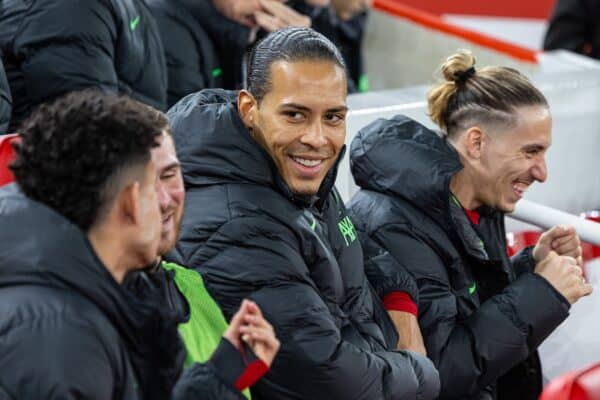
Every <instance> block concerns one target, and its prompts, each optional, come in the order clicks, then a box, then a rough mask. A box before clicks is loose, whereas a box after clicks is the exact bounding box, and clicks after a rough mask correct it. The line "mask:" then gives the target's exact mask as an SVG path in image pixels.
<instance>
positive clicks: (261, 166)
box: [167, 89, 345, 206]
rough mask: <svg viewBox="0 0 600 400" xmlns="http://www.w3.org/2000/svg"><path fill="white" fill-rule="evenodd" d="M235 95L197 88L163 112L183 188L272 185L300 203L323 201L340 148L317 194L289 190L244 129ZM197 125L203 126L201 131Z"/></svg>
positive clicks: (330, 187) (305, 204) (332, 180)
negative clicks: (173, 138) (172, 135)
mask: <svg viewBox="0 0 600 400" xmlns="http://www.w3.org/2000/svg"><path fill="white" fill-rule="evenodd" d="M237 94H238V92H236V91H227V90H221V89H207V90H202V91H200V92H198V93H194V94H191V95H189V96H187V97H185V98H184V99H183V100H181V101H180V102H179V103H177V104H176V105H175V106H173V107H172V108H171V109H170V110H169V112H168V114H167V116H168V117H169V120H170V122H171V126H172V128H173V131H174V132H177V135H176V141H177V156H178V157H179V161H180V162H181V166H182V170H183V175H184V177H185V184H186V187H202V186H207V185H215V184H226V183H252V184H257V185H261V186H266V187H270V188H273V189H274V190H276V191H278V192H279V193H281V194H282V195H283V196H285V197H286V198H287V199H289V200H290V201H292V202H294V203H296V204H298V205H301V206H307V205H310V204H316V205H319V204H320V203H322V202H323V201H324V200H325V199H326V198H327V195H328V194H329V193H330V192H331V190H332V188H333V185H334V183H335V178H336V176H337V168H338V165H339V162H340V160H341V159H342V158H343V157H344V153H345V148H342V150H341V152H340V154H339V156H338V159H337V161H336V163H335V164H334V166H333V167H332V168H331V170H330V171H329V173H328V174H327V176H326V177H325V179H324V180H323V183H322V184H321V187H320V189H319V192H318V193H317V195H316V196H309V197H307V196H300V195H298V194H296V193H294V192H293V191H292V190H291V189H290V188H289V186H288V185H287V184H286V183H285V181H284V180H283V178H282V177H281V175H280V174H279V172H278V170H277V166H276V165H275V163H274V162H273V159H272V158H271V156H270V155H269V154H268V153H267V152H266V151H265V150H264V149H263V148H262V147H261V146H260V145H259V144H258V143H257V142H256V140H254V139H253V138H252V137H251V136H250V134H249V133H248V129H247V128H246V127H245V126H244V123H243V122H242V120H241V118H240V116H239V114H238V111H237V105H236V101H237ZM207 123H208V124H209V125H207ZM198 127H202V134H201V135H199V134H198ZM232 131H233V132H232Z"/></svg>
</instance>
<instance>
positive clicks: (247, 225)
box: [168, 28, 438, 400]
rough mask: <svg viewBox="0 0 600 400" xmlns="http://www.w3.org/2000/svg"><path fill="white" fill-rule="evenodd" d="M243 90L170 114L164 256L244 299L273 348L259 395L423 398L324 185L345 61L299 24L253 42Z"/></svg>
mask: <svg viewBox="0 0 600 400" xmlns="http://www.w3.org/2000/svg"><path fill="white" fill-rule="evenodd" d="M247 77H248V82H247V87H248V90H244V91H241V92H239V93H236V92H229V91H223V90H205V91H201V92H199V93H196V94H194V95H191V96H188V97H186V98H185V99H183V100H182V101H180V102H179V103H178V104H176V105H175V106H174V107H173V108H171V110H170V111H169V113H168V117H169V119H170V122H171V124H172V128H173V136H174V138H175V142H176V145H177V146H176V148H177V152H178V153H177V155H178V157H179V159H180V161H181V165H182V167H183V176H184V181H185V187H186V206H185V209H184V217H183V223H182V228H181V234H180V239H179V242H178V244H177V246H176V256H175V259H177V260H179V262H180V264H181V265H185V266H187V267H188V268H194V269H196V270H198V271H199V272H200V273H201V274H202V278H203V279H204V282H205V283H206V288H207V289H208V291H209V293H210V295H211V296H212V297H213V298H214V299H215V300H216V302H217V304H218V305H219V307H220V308H221V309H222V310H223V313H224V314H225V316H226V317H227V318H231V317H232V316H233V315H234V314H235V312H236V311H237V309H238V308H239V306H240V303H241V302H242V300H243V299H249V300H252V301H254V302H255V303H256V304H257V305H258V306H259V307H260V309H261V310H262V312H263V314H264V316H265V318H266V319H267V320H268V321H269V322H270V323H271V324H272V325H273V327H274V328H275V332H276V334H277V338H278V339H279V340H280V341H281V348H280V350H279V353H278V354H277V358H276V359H275V361H274V362H273V364H272V365H271V369H270V371H269V373H268V374H267V375H265V376H264V377H263V378H262V379H261V380H260V381H258V382H257V383H256V384H255V385H254V386H253V388H252V389H253V395H256V397H258V398H302V399H315V400H318V399H333V398H336V399H338V398H339V399H375V398H388V399H407V398H413V399H433V398H435V397H437V394H438V378H437V373H436V371H435V369H434V368H433V366H432V364H431V362H430V361H429V360H427V359H426V358H425V357H423V356H420V355H418V354H414V353H411V352H408V351H396V350H395V348H396V343H397V340H398V338H397V334H396V331H395V329H394V327H393V325H392V322H391V321H390V320H389V317H388V316H387V314H386V313H385V311H384V310H383V308H382V307H381V304H380V303H379V302H378V301H377V299H376V298H375V297H374V295H373V292H372V291H371V288H370V286H369V284H368V282H367V279H366V276H365V274H364V266H363V262H362V251H361V247H360V244H359V242H358V240H357V238H356V235H355V231H354V228H353V226H352V222H351V221H350V219H349V218H348V216H347V215H346V211H345V208H344V205H343V202H342V201H341V199H340V196H339V194H338V193H337V191H336V190H335V189H334V187H333V183H334V181H335V176H336V171H337V165H338V163H339V160H340V159H341V155H342V153H343V150H342V148H343V143H344V137H345V134H346V129H345V118H346V113H347V110H348V108H347V104H346V71H345V65H344V61H343V59H342V57H341V54H340V53H339V51H338V49H337V48H336V47H335V45H334V44H333V43H331V42H330V41H329V40H327V39H326V38H325V37H324V36H323V35H321V34H319V33H317V32H315V31H314V30H312V29H309V28H288V29H284V30H279V31H276V32H274V33H272V34H270V35H269V36H267V37H266V38H265V39H264V40H263V41H261V42H260V43H259V44H258V45H257V46H256V47H255V48H254V49H253V51H252V52H251V54H250V56H249V63H248V74H247Z"/></svg>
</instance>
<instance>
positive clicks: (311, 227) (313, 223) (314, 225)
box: [310, 217, 317, 231]
mask: <svg viewBox="0 0 600 400" xmlns="http://www.w3.org/2000/svg"><path fill="white" fill-rule="evenodd" d="M316 227H317V220H316V219H315V218H314V217H313V220H312V224H310V229H312V230H313V231H314V230H315V228H316Z"/></svg>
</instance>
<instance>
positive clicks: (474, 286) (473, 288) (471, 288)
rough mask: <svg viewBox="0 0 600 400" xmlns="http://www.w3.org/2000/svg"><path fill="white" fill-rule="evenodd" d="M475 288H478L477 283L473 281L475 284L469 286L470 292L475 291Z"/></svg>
mask: <svg viewBox="0 0 600 400" xmlns="http://www.w3.org/2000/svg"><path fill="white" fill-rule="evenodd" d="M475 290H477V283H473V286H471V287H470V288H469V294H473V293H475Z"/></svg>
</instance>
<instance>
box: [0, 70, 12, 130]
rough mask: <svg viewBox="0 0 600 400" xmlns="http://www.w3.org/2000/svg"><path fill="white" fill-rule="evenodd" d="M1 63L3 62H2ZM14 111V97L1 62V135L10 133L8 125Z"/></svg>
mask: <svg viewBox="0 0 600 400" xmlns="http://www.w3.org/2000/svg"><path fill="white" fill-rule="evenodd" d="M0 61H1V60H0ZM11 111H12V97H11V95H10V89H9V87H8V81H7V80H6V74H5V73H4V67H3V66H2V62H0V135H4V134H6V133H8V123H9V122H10V113H11Z"/></svg>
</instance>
